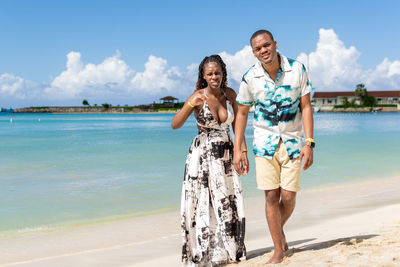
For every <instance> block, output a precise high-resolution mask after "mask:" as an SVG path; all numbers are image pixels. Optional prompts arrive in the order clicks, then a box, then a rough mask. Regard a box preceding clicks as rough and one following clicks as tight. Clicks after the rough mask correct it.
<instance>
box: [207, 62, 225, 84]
mask: <svg viewBox="0 0 400 267" xmlns="http://www.w3.org/2000/svg"><path fill="white" fill-rule="evenodd" d="M203 78H204V80H206V82H207V84H208V87H209V88H210V89H216V88H219V87H221V83H222V69H221V66H220V65H219V64H218V63H216V62H210V63H207V64H205V65H204V76H203Z"/></svg>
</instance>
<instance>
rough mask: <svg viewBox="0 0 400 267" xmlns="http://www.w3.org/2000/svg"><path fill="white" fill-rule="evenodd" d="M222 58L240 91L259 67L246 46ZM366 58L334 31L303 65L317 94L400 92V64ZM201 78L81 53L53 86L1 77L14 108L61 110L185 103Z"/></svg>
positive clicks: (1, 93) (154, 63)
mask: <svg viewBox="0 0 400 267" xmlns="http://www.w3.org/2000/svg"><path fill="white" fill-rule="evenodd" d="M284 52H285V51H283V53H284ZM220 56H221V57H222V59H223V60H224V62H225V63H226V65H227V71H228V78H229V86H231V87H232V88H234V89H236V90H237V89H238V86H239V83H240V81H241V78H242V75H243V74H244V73H245V72H246V71H247V70H248V68H249V67H250V66H251V65H253V64H254V63H255V62H256V58H255V57H254V56H253V53H252V51H251V47H250V46H248V45H246V46H244V47H243V48H242V49H241V50H239V51H237V52H236V53H233V54H228V53H227V52H225V51H223V52H221V53H220ZM287 56H289V57H292V56H293V55H287ZM360 56H361V53H360V52H359V51H358V50H357V49H356V48H355V47H354V46H349V47H346V46H345V44H344V43H343V42H342V41H341V40H340V39H339V37H338V36H337V34H336V33H335V32H334V30H333V29H320V30H319V40H318V43H317V47H316V50H315V51H313V52H311V53H309V54H308V55H307V54H305V53H301V54H300V55H299V56H298V57H297V59H298V60H299V61H301V62H303V63H305V65H309V69H310V76H311V79H312V82H313V84H314V86H315V87H316V90H317V91H324V90H325V91H327V90H354V88H355V86H356V84H358V83H365V85H366V87H367V89H368V90H399V88H400V60H394V61H391V60H389V59H388V58H385V59H384V60H383V61H382V62H381V63H380V64H378V65H377V66H376V67H375V68H373V69H366V70H365V69H362V67H361V66H360V64H359V63H358V59H359V57H360ZM197 72H198V63H193V64H190V65H189V66H187V67H186V68H185V69H183V70H180V69H179V68H178V67H176V66H168V62H167V60H166V59H164V58H161V57H156V56H154V55H150V56H149V57H148V60H147V62H145V64H144V70H143V71H142V72H135V71H134V70H133V69H132V68H131V67H130V66H129V65H128V64H127V63H126V62H125V61H124V60H122V59H121V55H120V54H119V53H118V52H117V53H116V55H114V56H111V57H108V58H106V59H105V60H104V61H103V62H101V63H99V64H93V63H87V64H85V63H83V62H82V60H81V54H80V53H79V52H70V53H68V55H67V62H66V69H65V70H64V71H63V72H61V73H60V74H59V75H58V76H56V78H54V79H52V80H51V81H50V84H49V85H43V84H39V83H36V82H32V81H28V80H25V79H24V78H23V77H19V76H15V75H13V74H9V73H3V74H0V97H1V98H2V99H7V101H8V102H10V99H12V98H14V99H15V102H17V99H25V100H26V101H25V102H24V103H35V101H36V100H41V101H42V102H41V103H43V102H46V103H57V104H63V103H65V104H70V103H81V100H82V99H83V98H87V99H89V100H92V101H94V100H96V101H111V102H112V100H113V99H119V100H124V101H125V100H126V102H125V103H132V102H133V103H137V104H139V103H140V102H141V103H143V102H142V100H143V99H147V100H145V101H154V100H155V99H157V98H158V97H162V96H165V95H174V96H176V97H179V98H180V99H184V98H186V97H187V96H188V95H189V94H190V93H191V92H192V91H193V90H194V87H195V84H196V80H197ZM119 100H116V101H118V102H119ZM72 101H75V102H72ZM77 101H79V102H77ZM118 102H117V103H118ZM10 103H11V102H10ZM144 103H145V102H144Z"/></svg>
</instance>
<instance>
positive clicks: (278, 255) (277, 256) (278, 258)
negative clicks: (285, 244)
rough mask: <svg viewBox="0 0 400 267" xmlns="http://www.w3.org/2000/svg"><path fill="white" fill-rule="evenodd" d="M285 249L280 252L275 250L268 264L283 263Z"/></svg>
mask: <svg viewBox="0 0 400 267" xmlns="http://www.w3.org/2000/svg"><path fill="white" fill-rule="evenodd" d="M283 256H284V255H283V251H281V252H278V251H276V250H275V251H274V254H273V255H272V257H271V258H270V259H269V261H268V262H267V264H276V263H281V262H282V261H283Z"/></svg>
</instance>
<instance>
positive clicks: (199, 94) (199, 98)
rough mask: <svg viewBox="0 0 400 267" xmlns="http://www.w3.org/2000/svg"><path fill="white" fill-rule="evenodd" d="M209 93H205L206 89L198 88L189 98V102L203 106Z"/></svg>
mask: <svg viewBox="0 0 400 267" xmlns="http://www.w3.org/2000/svg"><path fill="white" fill-rule="evenodd" d="M207 98H208V97H207V95H206V94H205V90H204V89H201V90H197V91H196V92H194V93H193V94H192V95H191V96H190V97H189V99H188V102H189V103H190V104H192V105H193V106H202V105H203V104H204V101H206V99H207Z"/></svg>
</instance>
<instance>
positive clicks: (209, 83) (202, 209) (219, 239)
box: [171, 55, 248, 266]
mask: <svg viewBox="0 0 400 267" xmlns="http://www.w3.org/2000/svg"><path fill="white" fill-rule="evenodd" d="M226 76H227V75H226V67H225V63H224V62H223V61H222V59H221V57H220V56H218V55H212V56H210V57H205V58H204V59H203V61H202V62H201V63H200V66H199V74H198V80H197V84H196V90H195V91H194V92H193V94H192V95H191V96H189V98H188V99H187V100H186V102H185V104H184V106H183V107H182V109H181V110H180V111H179V112H178V113H177V114H176V115H175V116H174V118H173V119H172V123H171V125H172V128H173V129H178V128H180V127H181V126H182V125H183V124H184V123H185V121H186V120H187V118H188V117H189V116H190V114H191V113H192V112H194V115H195V118H196V121H197V127H198V130H199V134H198V135H197V136H196V137H195V138H194V140H193V143H192V145H191V146H190V149H189V154H188V156H187V158H186V166H185V179H184V182H183V187H182V202H181V216H182V221H181V227H182V237H183V247H182V264H183V266H215V265H218V264H222V263H227V262H230V261H239V260H242V259H245V257H246V249H245V246H244V242H243V241H244V229H245V227H244V226H245V217H244V212H243V198H242V188H241V183H240V179H239V175H238V174H237V173H236V172H235V170H234V167H233V143H232V139H231V136H230V130H229V125H230V124H233V125H234V123H235V120H234V118H235V115H236V112H237V104H236V93H235V91H234V90H232V89H231V88H228V87H227V77H226ZM241 148H242V161H243V162H246V163H247V164H245V166H246V168H247V169H248V160H247V153H246V152H247V149H246V144H245V143H243V144H242V147H241Z"/></svg>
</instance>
